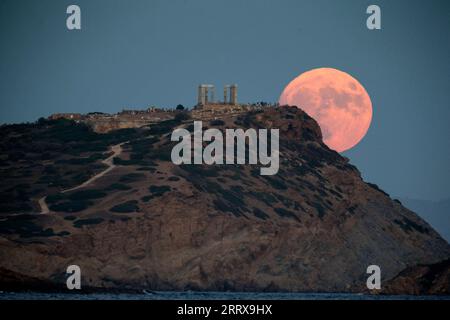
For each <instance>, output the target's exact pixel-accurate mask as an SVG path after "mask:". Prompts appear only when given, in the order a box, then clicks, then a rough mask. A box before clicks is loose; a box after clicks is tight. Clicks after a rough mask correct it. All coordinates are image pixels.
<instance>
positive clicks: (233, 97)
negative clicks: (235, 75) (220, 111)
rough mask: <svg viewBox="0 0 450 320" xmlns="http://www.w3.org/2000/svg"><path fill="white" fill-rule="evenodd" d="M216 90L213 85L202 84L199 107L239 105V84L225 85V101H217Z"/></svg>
mask: <svg viewBox="0 0 450 320" xmlns="http://www.w3.org/2000/svg"><path fill="white" fill-rule="evenodd" d="M215 93H216V88H215V86H214V85H212V84H201V85H199V86H198V99H197V107H205V106H211V107H212V106H213V105H217V106H223V105H232V106H235V105H237V104H238V103H237V84H231V85H225V86H224V87H223V101H221V102H217V101H216V100H215Z"/></svg>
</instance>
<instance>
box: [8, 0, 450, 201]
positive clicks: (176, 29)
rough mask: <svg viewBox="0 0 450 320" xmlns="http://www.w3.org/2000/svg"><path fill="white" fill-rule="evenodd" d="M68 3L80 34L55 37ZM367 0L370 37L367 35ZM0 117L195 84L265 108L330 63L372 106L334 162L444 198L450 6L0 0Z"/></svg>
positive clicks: (183, 92)
mask: <svg viewBox="0 0 450 320" xmlns="http://www.w3.org/2000/svg"><path fill="white" fill-rule="evenodd" d="M69 4H78V5H79V6H80V7H81V10H82V30H81V31H68V30H67V29H66V24H65V20H66V13H65V11H66V8H67V6H68V5H69ZM369 4H378V5H379V6H380V7H381V9H382V30H381V31H369V30H368V29H367V28H366V24H365V21H366V18H367V15H366V13H365V11H366V8H367V6H368V5H369ZM0 48H1V50H0V122H1V123H11V122H23V121H34V120H36V119H37V118H39V117H41V116H48V115H49V114H51V113H54V112H81V113H84V112H90V111H104V112H117V111H119V110H121V109H122V108H145V107H147V106H149V105H157V106H170V107H172V106H175V105H176V104H178V103H182V104H184V105H186V106H192V105H193V104H195V102H196V86H197V85H198V84H199V83H214V84H216V85H217V86H219V87H221V86H222V85H223V84H226V83H238V85H239V100H240V101H243V102H252V101H259V100H264V101H276V100H277V99H278V97H279V95H280V93H281V92H282V90H283V88H284V86H285V85H287V84H288V83H289V82H290V80H292V78H294V77H296V76H297V75H299V74H300V73H302V72H304V71H306V70H309V69H312V68H318V67H333V68H337V69H340V70H343V71H345V72H347V73H349V74H351V75H352V76H354V77H355V78H357V79H358V80H359V81H360V82H361V83H362V84H363V85H364V87H365V88H366V89H367V91H368V93H369V95H370V96H371V98H372V102H373V108H374V114H373V121H372V125H371V127H370V129H369V132H368V134H367V136H366V137H365V138H364V139H363V140H362V142H361V143H360V144H359V145H358V146H356V147H355V148H354V149H352V150H350V151H348V152H346V153H345V155H346V156H348V157H349V158H350V159H351V162H352V163H353V164H355V165H356V166H357V167H358V168H359V169H360V170H361V172H362V173H363V176H364V178H365V179H366V180H367V181H370V182H374V183H377V184H379V185H380V186H381V187H382V188H383V189H384V190H386V191H387V192H389V193H391V194H392V195H394V196H404V197H409V198H419V199H439V198H446V197H449V196H450V191H449V190H450V188H449V187H450V170H449V166H448V164H449V163H450V151H449V150H450V149H449V132H450V129H449V120H450V104H449V98H450V58H449V57H450V2H449V1H445V0H443V1H398V0H397V1H392V0H391V1H380V0H371V1H363V0H354V1H350V0H348V1H334V0H329V1H323V0H322V1H317V0H314V1H313V0H310V1H300V0H281V1H279V0H278V1H275V0H272V1H267V0H253V1H252V0H246V1H238V0H226V1H225V0H220V1H219V0H184V1H181V0H178V1H174V0H164V1H163V0H161V1H156V0H148V1H138V0H130V1H118V0H117V1H114V0H108V1H106V0H104V1H103V0H94V1H92V0H89V1H85V0H72V1H62V0H53V1H48V0H40V1H31V0H30V1H25V0H1V1H0Z"/></svg>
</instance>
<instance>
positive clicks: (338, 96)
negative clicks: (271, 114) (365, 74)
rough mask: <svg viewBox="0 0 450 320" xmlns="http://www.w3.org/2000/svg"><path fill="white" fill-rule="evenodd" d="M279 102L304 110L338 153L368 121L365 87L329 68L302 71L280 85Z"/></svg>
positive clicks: (356, 138)
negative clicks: (316, 123) (288, 81)
mask: <svg viewBox="0 0 450 320" xmlns="http://www.w3.org/2000/svg"><path fill="white" fill-rule="evenodd" d="M279 103H280V105H290V106H297V107H298V108H301V109H302V110H304V111H305V112H306V113H308V114H309V115H310V116H311V117H312V118H314V119H315V120H316V121H317V122H318V123H319V126H320V128H321V130H322V136H323V141H324V142H325V144H326V145H327V146H328V147H329V148H330V149H333V150H336V151H338V152H343V151H346V150H348V149H350V148H352V147H354V146H355V145H357V144H358V143H359V142H360V141H361V139H362V138H363V137H364V136H365V135H366V133H367V130H368V129H369V126H370V122H371V121H372V102H371V101H370V97H369V95H368V93H367V91H366V89H364V87H363V86H362V85H361V83H359V82H358V80H356V79H355V78H353V77H352V76H350V75H349V74H347V73H345V72H342V71H339V70H336V69H332V68H320V69H313V70H310V71H307V72H305V73H302V74H301V75H299V76H298V77H297V78H295V79H294V80H292V81H291V82H290V83H289V84H288V85H287V86H286V88H284V90H283V93H282V94H281V96H280V99H279Z"/></svg>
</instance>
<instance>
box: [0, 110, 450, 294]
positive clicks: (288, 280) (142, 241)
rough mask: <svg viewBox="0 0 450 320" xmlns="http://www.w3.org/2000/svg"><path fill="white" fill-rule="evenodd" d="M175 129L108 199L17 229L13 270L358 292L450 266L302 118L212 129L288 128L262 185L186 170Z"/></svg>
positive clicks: (7, 254)
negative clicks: (177, 160)
mask: <svg viewBox="0 0 450 320" xmlns="http://www.w3.org/2000/svg"><path fill="white" fill-rule="evenodd" d="M174 125H178V124H173V123H170V124H169V123H166V124H161V125H159V126H154V127H153V128H152V129H150V130H149V132H147V133H146V134H142V136H141V137H139V138H136V139H133V140H132V141H130V142H129V143H127V144H126V145H124V150H125V152H124V154H122V155H121V156H120V159H116V161H115V162H116V164H117V167H116V168H114V170H112V171H110V172H109V173H108V174H106V175H105V176H103V177H102V178H100V179H98V180H96V181H95V182H94V183H93V184H92V185H90V186H88V187H87V188H86V190H85V192H86V193H85V194H84V196H86V194H89V190H90V191H91V195H92V194H95V192H97V196H96V197H92V196H91V197H90V198H89V200H88V201H87V202H86V203H85V204H86V206H85V207H83V208H82V209H81V210H73V206H72V207H71V205H70V204H73V201H75V200H74V199H77V197H78V198H79V197H80V194H78V195H74V194H73V193H72V194H71V193H69V194H65V195H64V196H55V195H52V196H51V197H50V198H49V199H51V201H52V204H51V205H50V209H51V210H52V212H51V213H50V214H46V215H22V216H9V217H6V218H5V219H6V220H4V221H3V222H1V223H0V230H1V231H2V232H1V237H0V267H1V268H2V269H0V270H8V272H17V273H18V274H22V275H25V276H30V277H33V278H36V279H42V280H50V281H51V282H53V283H56V284H61V287H62V288H63V287H64V286H65V280H64V279H65V270H66V267H67V266H68V265H70V264H77V265H79V266H80V267H81V270H82V279H83V283H84V284H85V285H86V286H92V287H102V288H121V289H125V288H133V289H137V288H148V289H155V290H183V289H199V290H238V291H242V290H245V291H247V290H248V291H255V290H267V291H274V290H282V291H341V292H342V291H349V292H350V291H358V290H360V288H361V286H362V285H364V284H365V281H366V278H367V274H366V268H367V266H369V265H372V264H376V265H379V266H380V267H381V270H382V277H383V279H390V278H392V277H394V276H395V275H397V274H398V273H399V272H400V271H402V270H403V269H405V268H406V267H409V266H413V265H416V264H419V263H435V262H438V261H441V260H443V259H446V258H448V257H449V256H450V246H449V245H448V243H447V242H446V241H445V240H443V239H442V238H441V237H440V236H439V235H438V234H437V233H436V232H435V231H434V230H433V229H432V228H431V227H430V226H429V225H428V224H427V223H426V222H424V221H423V220H421V219H420V218H419V217H418V216H417V215H416V214H414V213H413V212H411V211H409V210H408V209H406V208H404V207H403V206H402V205H401V204H400V203H398V202H396V201H393V200H392V199H390V197H389V196H388V195H387V194H385V193H384V192H383V191H381V190H380V189H379V188H378V187H377V186H375V185H371V184H368V183H365V182H364V181H363V180H362V179H361V175H360V173H359V172H358V170H357V169H356V168H355V167H354V166H352V165H351V164H349V162H348V159H346V158H344V157H342V156H341V155H339V154H338V153H336V152H334V151H332V150H330V149H328V148H327V147H326V146H325V145H324V144H323V142H322V139H321V132H320V129H319V127H318V125H317V123H316V122H315V121H314V120H313V119H312V118H310V117H309V116H308V115H307V114H306V113H304V112H303V111H301V110H299V109H297V108H294V107H293V108H289V107H283V108H277V109H268V110H265V111H264V112H254V113H248V114H246V115H241V116H238V117H232V118H227V119H225V118H224V120H223V121H211V122H210V123H207V124H204V125H205V126H208V127H210V128H212V127H216V128H218V129H222V130H223V129H224V128H233V127H235V128H238V127H242V128H248V127H253V128H268V129H270V128H279V129H280V170H279V172H278V174H276V175H275V176H261V175H260V174H259V168H260V166H259V165H213V166H207V165H181V166H177V165H174V164H173V163H172V162H171V161H170V151H171V148H172V146H173V143H172V142H170V133H171V129H172V128H173V126H174ZM183 126H185V127H188V128H189V126H190V124H189V122H185V123H184V124H183ZM99 191H101V192H102V194H101V195H100V196H99V193H98V192H99ZM71 201H72V202H71ZM68 211H72V212H68ZM74 211H76V212H74ZM30 225H31V226H32V227H30ZM35 229H39V230H43V231H42V232H31V231H29V230H35ZM49 230H51V232H50V231H49ZM0 273H2V272H0ZM10 278H11V277H10ZM0 279H1V278H0ZM3 279H4V278H3Z"/></svg>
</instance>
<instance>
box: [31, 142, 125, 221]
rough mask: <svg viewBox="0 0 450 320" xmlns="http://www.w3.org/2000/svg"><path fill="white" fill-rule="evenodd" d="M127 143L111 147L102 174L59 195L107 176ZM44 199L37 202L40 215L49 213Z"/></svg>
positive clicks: (103, 161) (104, 161)
mask: <svg viewBox="0 0 450 320" xmlns="http://www.w3.org/2000/svg"><path fill="white" fill-rule="evenodd" d="M127 142H128V141H126V142H122V143H119V144H116V145H113V146H112V147H111V151H112V152H113V154H112V155H111V156H109V157H108V158H106V159H104V160H102V163H104V164H106V165H107V166H108V168H106V169H105V170H103V171H102V172H99V173H97V174H96V175H95V176H92V177H91V178H90V179H89V180H86V181H85V182H83V183H82V184H80V185H78V186H76V187H73V188H70V189H66V190H62V191H61V193H66V192H70V191H75V190H78V189H81V188H85V187H87V186H88V185H90V184H91V183H92V182H94V181H95V180H97V179H99V178H101V177H103V176H104V175H105V174H107V173H108V172H110V171H111V170H113V169H114V168H115V167H116V165H115V164H114V157H117V156H119V155H120V154H121V153H122V151H123V149H122V145H124V144H125V143H127ZM46 198H47V196H45V197H42V198H40V199H39V201H38V203H39V206H40V208H41V212H40V213H41V214H47V213H50V209H49V207H48V205H47V202H46V201H45V199H46Z"/></svg>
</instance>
